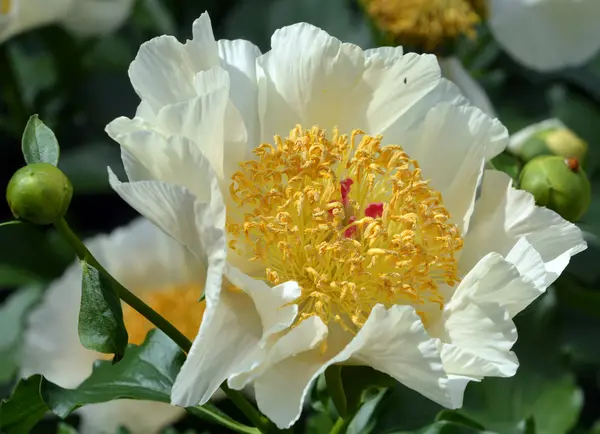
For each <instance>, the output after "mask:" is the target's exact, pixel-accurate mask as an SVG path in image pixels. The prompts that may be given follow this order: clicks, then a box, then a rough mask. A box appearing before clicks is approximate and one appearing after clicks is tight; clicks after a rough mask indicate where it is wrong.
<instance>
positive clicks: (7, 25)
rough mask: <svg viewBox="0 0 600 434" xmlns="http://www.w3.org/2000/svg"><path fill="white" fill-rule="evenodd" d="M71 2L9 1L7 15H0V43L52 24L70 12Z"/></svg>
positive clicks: (67, 0)
mask: <svg viewBox="0 0 600 434" xmlns="http://www.w3.org/2000/svg"><path fill="white" fill-rule="evenodd" d="M72 3H73V0H53V2H52V7H48V0H29V1H19V0H11V5H10V10H9V12H8V14H7V15H0V43H1V42H3V41H5V40H7V39H9V38H11V37H12V36H15V35H17V34H19V33H23V32H25V31H27V30H30V29H33V28H35V27H41V26H43V25H46V24H50V23H54V22H56V21H58V20H60V19H61V18H62V17H64V16H65V15H66V14H67V13H68V12H69V10H70V8H71V6H72Z"/></svg>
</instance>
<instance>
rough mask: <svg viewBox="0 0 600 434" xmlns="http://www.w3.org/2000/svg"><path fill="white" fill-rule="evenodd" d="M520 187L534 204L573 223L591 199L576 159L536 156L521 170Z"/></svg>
mask: <svg viewBox="0 0 600 434" xmlns="http://www.w3.org/2000/svg"><path fill="white" fill-rule="evenodd" d="M519 183H520V188H521V189H523V190H526V191H528V192H530V193H531V194H533V196H534V197H535V202H536V203H537V204H538V205H540V206H545V207H547V208H550V209H552V210H554V211H556V212H557V213H558V214H560V215H561V216H562V217H563V218H565V219H567V220H569V221H576V220H578V219H579V218H581V216H582V215H583V214H584V213H585V212H586V211H587V209H588V207H589V206H590V201H591V199H592V191H591V187H590V182H589V180H588V179H587V176H586V174H585V172H584V170H583V169H582V168H581V167H580V166H579V162H578V160H577V159H574V158H572V159H565V158H563V157H558V156H541V157H536V158H534V159H533V160H531V161H530V162H529V163H527V164H526V165H525V167H523V171H522V172H521V175H520V178H519Z"/></svg>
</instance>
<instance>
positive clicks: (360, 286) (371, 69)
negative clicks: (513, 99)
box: [107, 14, 586, 427]
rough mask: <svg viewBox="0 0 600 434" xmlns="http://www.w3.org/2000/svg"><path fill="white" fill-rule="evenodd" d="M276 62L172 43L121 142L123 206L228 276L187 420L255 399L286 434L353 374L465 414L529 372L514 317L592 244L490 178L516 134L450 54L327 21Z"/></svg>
mask: <svg viewBox="0 0 600 434" xmlns="http://www.w3.org/2000/svg"><path fill="white" fill-rule="evenodd" d="M271 46H272V49H271V51H269V52H267V53H265V54H261V53H260V51H259V50H258V49H257V48H256V47H255V46H254V45H252V44H251V43H249V42H247V41H243V40H236V41H223V40H222V41H218V42H215V40H214V36H213V33H212V30H211V26H210V20H209V18H208V15H206V14H204V15H202V16H201V17H200V19H198V20H197V21H196V22H195V23H194V26H193V40H191V41H187V42H186V43H185V44H181V43H179V42H178V41H177V40H176V39H175V38H173V37H170V36H162V37H158V38H155V39H153V40H151V41H149V42H147V43H145V44H144V45H142V47H141V48H140V51H139V53H138V55H137V57H136V59H135V60H134V61H133V63H132V64H131V67H130V70H129V75H130V78H131V82H132V85H133V87H134V89H135V90H136V92H137V93H138V95H139V96H140V98H141V104H140V106H139V108H138V111H137V114H136V117H135V118H133V119H127V118H119V119H116V120H115V121H113V122H112V123H111V124H110V125H109V126H108V127H107V131H108V133H109V134H110V136H111V137H113V138H114V139H115V140H116V141H117V142H118V143H119V144H120V145H121V151H122V157H123V162H124V165H125V168H126V172H127V176H128V182H123V183H122V182H120V181H119V180H118V179H117V178H116V177H115V176H114V174H112V173H111V174H110V181H111V184H112V186H113V188H114V189H115V190H116V191H117V192H118V193H119V194H120V195H121V197H123V198H124V199H125V200H126V201H127V202H129V203H130V204H131V205H132V206H133V207H134V208H135V209H137V210H138V211H139V212H140V213H142V214H143V215H145V216H146V217H148V218H149V219H150V220H151V221H153V222H154V223H155V224H156V225H157V226H159V227H160V228H162V229H163V230H164V231H165V232H166V233H168V234H170V235H171V236H172V237H173V238H174V239H175V240H177V241H179V242H180V243H181V244H182V245H183V246H185V247H186V248H187V249H189V251H190V252H192V253H193V254H194V255H195V256H196V257H197V258H198V260H199V261H200V262H201V263H202V264H204V266H205V268H206V270H207V271H206V275H207V278H206V285H205V294H206V312H205V315H204V317H203V320H202V325H201V327H200V330H199V333H198V336H197V337H196V339H195V340H194V345H193V347H192V350H191V351H190V353H189V355H188V358H187V360H186V362H185V364H184V366H183V368H182V370H181V372H180V374H179V376H178V378H177V381H176V384H175V386H174V388H173V393H172V402H173V403H175V404H178V405H182V406H186V405H192V404H197V403H199V402H200V403H204V402H206V401H207V400H208V399H209V398H210V397H211V395H212V394H213V393H214V391H215V390H216V389H217V388H218V387H219V384H221V382H222V381H224V380H226V379H227V380H228V384H229V385H230V386H231V387H233V388H235V389H240V388H242V387H244V386H245V385H246V384H249V383H253V384H254V386H255V391H256V399H257V404H258V406H259V408H260V409H261V411H263V412H264V413H265V414H266V415H267V416H268V417H269V418H271V419H272V420H273V421H274V422H275V423H276V424H277V425H278V426H279V427H287V426H289V425H291V424H292V423H294V421H296V420H297V419H298V417H299V415H300V412H301V409H302V404H303V402H304V400H305V398H306V396H307V393H308V391H309V389H310V387H311V384H312V383H313V381H314V380H315V379H316V377H317V376H318V375H319V374H321V373H322V372H324V370H325V369H326V368H327V367H328V366H330V365H331V364H334V363H358V364H364V365H370V366H372V367H373V368H375V369H377V370H379V371H381V372H385V373H387V374H389V375H391V376H392V377H394V378H395V379H397V380H398V381H400V382H402V383H403V384H405V385H406V386H408V387H410V388H412V389H414V390H416V391H418V392H420V393H421V394H423V395H425V396H427V397H428V398H430V399H432V400H434V401H436V402H438V403H440V404H442V405H444V406H446V407H449V408H457V407H460V406H461V405H462V396H463V392H464V389H465V386H466V384H467V383H468V382H469V381H480V380H481V379H482V378H483V377H486V376H500V377H508V376H512V375H513V374H514V373H515V371H516V369H517V366H518V362H517V359H516V357H515V355H514V354H513V353H512V352H511V351H510V348H511V347H512V345H513V344H514V342H515V341H516V339H517V331H516V329H515V326H514V324H513V322H512V318H513V317H514V316H515V315H516V314H517V313H518V312H520V311H521V310H522V309H524V308H525V307H526V306H527V305H528V304H529V303H531V302H532V301H533V300H534V299H535V298H536V297H538V296H539V295H540V294H541V293H543V292H544V290H545V289H546V287H547V286H548V285H549V284H550V283H552V282H553V281H554V280H555V279H556V278H557V277H558V275H559V274H560V273H561V272H562V271H563V269H564V268H565V267H566V265H567V264H568V262H569V259H570V257H571V256H572V255H574V254H576V253H577V252H579V251H581V250H583V249H584V248H585V246H586V244H585V242H584V241H583V239H582V237H581V232H580V231H579V229H578V228H577V227H576V226H574V225H572V224H571V223H569V222H567V221H565V220H563V219H562V218H560V217H559V216H558V215H557V214H555V213H554V212H552V211H549V210H547V209H544V208H539V207H536V206H535V204H534V201H533V198H532V196H531V195H530V194H528V193H526V192H523V191H519V190H515V189H514V188H513V187H512V186H511V180H510V178H509V177H508V176H507V175H505V174H503V173H500V172H496V171H485V173H484V171H483V166H484V161H485V160H486V159H489V158H492V157H493V156H495V155H497V154H498V153H500V152H501V151H502V150H503V149H504V147H505V145H506V142H507V139H508V134H507V131H506V129H505V128H504V127H503V126H502V125H501V124H500V123H499V122H498V121H497V120H495V119H491V118H490V117H488V116H487V115H485V114H484V113H482V112H481V111H480V110H479V109H477V108H475V107H472V106H470V105H469V104H468V102H467V100H466V99H465V98H464V97H463V96H461V94H460V92H459V91H458V89H457V88H456V86H455V85H453V84H452V83H451V82H449V81H447V80H445V79H443V78H441V76H440V68H439V66H438V63H437V60H436V57H435V56H433V55H418V54H414V53H408V54H403V51H402V49H401V48H387V47H386V48H378V49H373V50H366V51H363V50H361V49H360V48H359V47H357V46H355V45H352V44H342V43H341V42H340V41H339V40H337V39H335V38H332V37H331V36H329V35H328V34H327V33H326V32H324V31H322V30H320V29H318V28H316V27H313V26H311V25H309V24H297V25H293V26H289V27H284V28H282V29H280V30H278V31H276V32H275V33H274V35H273V37H272V41H271ZM298 124H301V125H302V127H300V126H296V125H298ZM362 131H364V132H365V133H363V132H362ZM274 136H275V138H274ZM399 145H400V146H402V148H401V147H400V146H399ZM478 187H480V191H481V194H480V195H477V197H478V199H477V200H476V192H477V191H478Z"/></svg>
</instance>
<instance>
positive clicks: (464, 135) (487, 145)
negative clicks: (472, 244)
mask: <svg viewBox="0 0 600 434" xmlns="http://www.w3.org/2000/svg"><path fill="white" fill-rule="evenodd" d="M507 141H508V131H507V130H506V128H505V127H504V126H503V125H502V124H501V123H500V122H499V121H498V120H497V119H492V118H490V117H488V116H487V115H485V114H484V113H483V112H481V111H480V110H479V109H477V108H475V107H469V106H462V107H456V106H453V105H450V104H439V105H438V106H436V107H435V108H433V109H430V111H429V113H427V115H426V117H425V118H424V119H421V125H420V126H419V128H418V130H417V131H416V132H415V134H414V135H411V145H409V146H406V148H408V151H407V152H409V155H411V157H412V158H414V159H416V160H417V161H418V162H419V165H420V167H421V169H422V170H423V177H424V178H425V179H430V180H431V181H430V182H431V186H432V187H434V188H435V189H437V190H438V191H439V192H440V193H442V198H443V201H444V206H445V207H446V208H447V209H448V211H449V212H450V215H451V217H452V219H453V220H454V222H456V223H457V224H459V226H460V227H461V229H462V230H463V231H466V230H467V229H468V225H469V221H470V218H471V214H472V212H473V204H474V202H475V193H476V189H477V186H478V184H479V182H480V180H481V176H482V174H483V164H484V161H485V160H486V159H488V158H490V157H492V156H494V155H497V154H498V153H499V152H502V150H503V149H504V147H505V146H506V143H507ZM411 151H412V152H411Z"/></svg>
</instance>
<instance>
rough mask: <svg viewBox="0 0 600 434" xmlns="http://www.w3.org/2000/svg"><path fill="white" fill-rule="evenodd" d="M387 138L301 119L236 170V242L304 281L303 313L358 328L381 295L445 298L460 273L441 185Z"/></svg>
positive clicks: (422, 300)
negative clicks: (329, 129) (306, 124)
mask: <svg viewBox="0 0 600 434" xmlns="http://www.w3.org/2000/svg"><path fill="white" fill-rule="evenodd" d="M381 140H382V137H381V136H377V137H372V136H368V135H365V134H364V133H363V132H362V131H359V130H354V131H352V133H351V134H350V136H348V135H346V134H340V133H339V132H338V130H337V129H334V130H333V134H332V137H331V139H328V138H327V136H326V133H325V131H324V130H322V129H320V128H318V127H312V128H311V129H309V130H304V129H302V127H301V126H297V127H296V128H295V129H293V130H292V131H291V132H290V135H289V137H287V138H285V139H282V138H281V137H279V136H275V145H274V146H273V145H270V144H263V145H260V146H259V147H258V148H256V149H255V151H254V153H255V154H256V156H257V157H258V158H257V159H256V160H250V161H246V162H244V163H242V164H241V170H240V171H239V172H236V173H235V174H234V175H233V177H232V179H233V183H232V184H231V187H230V194H231V196H232V197H233V199H234V200H235V201H236V202H237V203H238V204H239V206H240V208H241V211H242V212H241V213H239V215H243V221H231V218H230V217H228V218H229V220H228V223H227V229H228V232H229V235H230V240H231V242H230V248H231V249H232V250H233V251H234V252H237V253H239V254H240V255H242V256H247V257H251V258H252V260H253V261H258V262H259V263H261V264H262V265H263V266H264V270H265V275H264V278H265V279H266V280H267V281H268V282H270V283H271V284H272V285H277V284H279V283H283V282H286V281H288V280H294V281H297V282H298V283H299V285H300V287H301V288H302V295H301V296H300V298H299V299H298V300H296V301H295V303H298V305H299V315H298V318H297V323H298V322H300V321H302V320H303V319H305V318H307V317H309V316H312V315H317V316H319V317H320V318H321V319H322V320H323V321H324V322H325V323H326V324H328V323H330V322H332V321H335V322H337V323H339V324H341V325H342V327H344V329H346V330H348V331H351V332H355V331H357V330H358V329H359V328H360V327H361V326H362V325H363V324H364V323H365V321H366V319H367V317H368V316H369V313H370V312H371V310H372V309H373V307H374V306H375V305H376V304H378V303H382V304H384V305H385V306H387V307H390V306H392V305H394V304H409V305H413V306H415V308H416V309H417V311H420V307H422V305H424V304H426V303H427V304H429V303H435V304H437V305H439V306H440V307H441V306H443V302H444V300H443V298H442V296H441V295H440V294H439V293H438V290H437V288H438V284H442V283H445V284H448V285H453V284H455V283H456V282H457V281H458V280H459V278H458V275H457V260H456V257H455V253H456V252H457V251H458V250H459V249H460V248H461V247H462V238H461V236H460V233H459V229H458V228H457V227H456V226H455V225H454V224H452V223H450V222H449V219H450V216H449V214H448V211H447V210H446V209H445V208H444V206H443V204H442V197H441V194H440V193H439V192H437V191H435V190H433V189H432V188H431V187H429V185H428V182H427V181H424V180H423V179H422V177H421V169H420V168H419V166H418V164H417V162H416V161H414V160H412V159H410V158H409V157H408V156H407V155H406V153H405V152H404V151H403V150H402V148H401V147H400V146H397V145H386V146H382V145H381ZM344 180H346V181H344ZM348 180H351V181H349V182H350V183H351V184H352V185H351V186H350V187H349V188H348V189H347V191H346V192H345V193H341V190H340V186H341V184H344V183H346V182H347V181H348ZM345 187H347V186H345ZM344 195H345V196H346V197H345V198H344ZM260 277H261V278H263V276H260ZM423 315H424V314H423Z"/></svg>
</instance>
